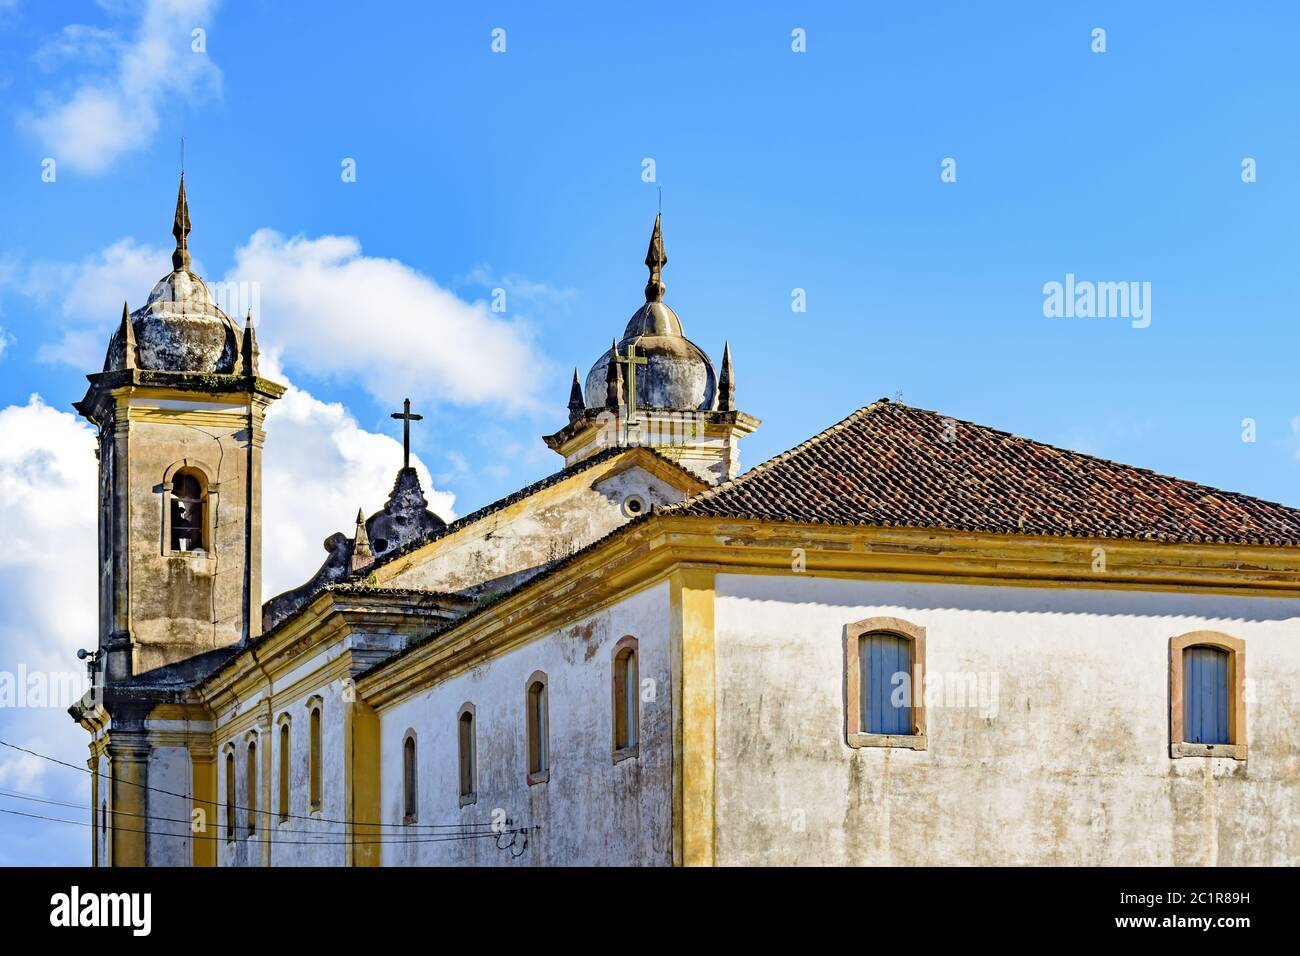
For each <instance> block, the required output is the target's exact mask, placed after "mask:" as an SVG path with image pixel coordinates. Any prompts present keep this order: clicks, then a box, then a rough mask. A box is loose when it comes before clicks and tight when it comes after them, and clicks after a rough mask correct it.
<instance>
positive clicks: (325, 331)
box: [226, 229, 546, 410]
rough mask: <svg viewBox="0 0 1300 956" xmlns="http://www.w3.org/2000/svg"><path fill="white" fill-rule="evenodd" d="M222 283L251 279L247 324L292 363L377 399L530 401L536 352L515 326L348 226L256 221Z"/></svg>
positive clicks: (539, 366) (539, 379)
mask: <svg viewBox="0 0 1300 956" xmlns="http://www.w3.org/2000/svg"><path fill="white" fill-rule="evenodd" d="M226 281H227V282H255V283H258V286H259V288H260V290H261V306H262V315H263V316H265V322H264V323H263V324H261V325H259V327H258V334H259V335H260V336H261V337H262V338H263V340H264V341H266V342H269V343H274V344H275V345H276V346H278V347H280V348H281V349H282V350H283V354H284V356H285V358H286V361H287V362H288V363H289V365H290V366H291V367H292V368H302V369H310V370H311V371H312V373H313V374H325V375H334V376H338V377H341V378H346V379H350V380H355V381H357V382H359V383H360V384H361V385H362V386H363V387H364V388H365V389H366V390H367V391H369V392H370V393H371V394H372V395H373V396H375V397H376V398H377V399H379V400H380V401H382V402H394V401H399V400H401V399H402V398H405V397H410V398H411V399H414V400H421V401H426V402H427V401H450V402H453V403H457V404H478V403H490V404H497V405H501V406H504V407H506V408H510V409H513V410H525V409H535V408H537V407H538V405H539V403H538V400H537V390H538V388H539V386H540V385H541V384H542V383H543V382H544V381H545V376H546V369H545V362H544V360H543V359H542V358H541V356H540V355H539V353H538V352H537V351H536V349H535V348H534V346H533V343H532V337H531V333H530V330H529V329H528V327H527V326H526V325H524V324H523V323H521V322H518V321H511V320H508V319H505V318H502V317H501V316H500V315H498V314H495V313H493V312H492V311H491V310H490V308H489V307H488V304H487V302H472V303H470V302H466V301H464V300H463V299H460V298H459V297H457V296H456V295H455V294H454V293H452V292H450V291H448V290H447V289H444V288H442V287H441V286H439V285H438V284H437V283H436V282H434V281H433V280H432V279H430V278H429V277H428V276H425V275H423V274H422V273H420V272H418V271H416V270H415V269H413V268H411V267H410V266H408V265H406V264H404V263H402V262H400V261H398V260H396V259H380V258H375V257H371V256H365V255H362V252H361V244H360V242H358V241H357V240H356V239H354V238H352V237H350V236H321V237H319V238H316V239H308V238H305V237H302V236H295V237H293V238H290V239H286V238H285V237H284V236H282V235H280V234H279V233H277V232H275V231H273V230H270V229H261V230H258V231H257V232H256V233H254V234H253V236H252V237H251V238H250V239H249V241H248V243H247V244H246V245H244V246H242V247H240V248H239V249H238V250H237V251H236V253H235V265H234V268H233V269H231V270H230V272H229V273H228V274H227V275H226Z"/></svg>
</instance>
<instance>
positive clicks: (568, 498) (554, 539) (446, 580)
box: [384, 467, 683, 596]
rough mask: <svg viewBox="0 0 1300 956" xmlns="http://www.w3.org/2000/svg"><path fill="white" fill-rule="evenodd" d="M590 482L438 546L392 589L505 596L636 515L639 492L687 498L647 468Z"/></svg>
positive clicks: (547, 495)
mask: <svg viewBox="0 0 1300 956" xmlns="http://www.w3.org/2000/svg"><path fill="white" fill-rule="evenodd" d="M590 478H591V483H590V484H585V483H584V484H576V485H574V486H572V487H570V488H566V489H561V488H558V487H557V488H555V489H546V490H544V491H543V492H541V493H539V494H537V495H535V496H533V497H532V498H529V499H525V500H524V501H523V502H520V503H519V504H517V505H513V506H511V507H509V508H506V509H503V510H502V511H500V512H497V513H495V514H490V515H488V516H486V517H485V518H483V520H481V521H479V522H476V523H475V524H473V525H472V526H470V527H467V528H465V529H463V530H461V531H459V532H456V533H454V534H453V535H451V536H448V538H446V539H444V541H443V542H440V543H438V544H436V545H434V546H433V547H432V548H431V549H430V550H429V551H428V553H427V555H421V559H420V563H419V564H417V565H416V566H414V567H412V568H410V569H407V570H404V571H401V572H399V573H397V574H396V575H395V576H393V577H392V578H391V579H385V580H384V585H385V586H392V587H408V588H430V589H433V590H437V591H448V592H454V593H465V594H468V595H473V596H477V595H480V594H490V593H501V592H503V591H507V590H509V589H510V588H512V587H515V586H516V585H517V584H519V583H520V582H522V581H524V580H526V579H527V578H529V577H531V576H532V575H534V574H536V573H537V572H538V571H541V570H544V569H545V568H546V567H547V566H549V565H550V564H552V563H554V562H555V561H558V560H559V559H561V558H564V557H566V556H567V555H569V554H572V553H573V552H574V551H576V550H578V549H579V548H582V547H585V546H586V545H588V544H590V543H591V542H593V541H595V540H597V539H599V538H602V537H604V536H605V535H607V534H609V532H611V531H613V530H614V529H615V528H617V527H619V526H620V525H623V524H626V523H627V522H628V521H629V520H630V518H629V516H628V514H626V513H625V512H624V510H623V503H624V502H625V501H626V500H627V498H628V497H629V496H631V495H639V496H640V497H641V498H642V499H643V500H644V501H645V505H646V511H648V510H649V507H650V506H651V505H656V504H670V503H673V502H677V501H681V500H682V497H683V495H682V492H681V491H679V490H678V489H677V488H675V487H673V486H672V485H670V484H668V483H667V482H665V481H663V480H661V479H659V478H657V477H655V476H654V475H652V474H650V472H648V471H646V470H645V469H644V468H639V467H630V468H627V469H625V470H623V471H618V472H615V473H613V474H609V475H605V476H604V477H600V473H599V472H593V473H592V475H591V476H590Z"/></svg>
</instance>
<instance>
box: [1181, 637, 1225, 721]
mask: <svg viewBox="0 0 1300 956" xmlns="http://www.w3.org/2000/svg"><path fill="white" fill-rule="evenodd" d="M1228 670H1229V654H1228V652H1227V651H1225V650H1222V649H1221V648H1218V647H1209V646H1204V645H1203V646H1199V647H1189V648H1187V649H1186V650H1185V651H1183V741H1184V742H1185V743H1189V744H1228V743H1232V739H1231V734H1230V732H1229V729H1228V705H1229V701H1230V699H1231V694H1230V693H1229V687H1228Z"/></svg>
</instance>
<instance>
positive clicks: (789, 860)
mask: <svg viewBox="0 0 1300 956" xmlns="http://www.w3.org/2000/svg"><path fill="white" fill-rule="evenodd" d="M874 616H891V617H899V618H903V619H905V620H907V621H910V622H912V623H914V624H917V625H920V626H922V627H924V628H926V630H927V634H926V641H927V651H926V653H927V658H928V673H929V675H930V677H931V678H932V679H933V678H934V677H935V676H936V675H938V676H939V677H941V678H945V677H946V678H948V679H949V680H950V681H951V679H952V678H953V677H954V676H956V675H964V674H974V675H977V677H981V678H982V680H983V685H982V686H983V687H984V688H985V690H986V692H987V691H988V689H989V688H990V687H991V679H992V678H994V677H996V680H997V698H996V711H995V712H992V713H991V712H990V708H989V707H987V706H984V707H981V706H978V705H979V703H980V702H979V700H978V699H977V700H976V701H975V703H976V705H977V706H975V707H958V706H943V705H941V704H934V703H931V704H930V705H929V709H928V711H927V717H926V720H927V730H928V737H929V749H927V750H924V751H913V750H903V749H886V748H863V749H851V748H849V747H848V746H847V744H846V742H845V731H844V719H845V717H844V672H843V669H844V643H843V642H844V626H845V625H846V624H849V623H851V622H854V621H858V620H861V619H863V618H867V617H874ZM716 620H717V673H718V706H717V713H718V718H717V726H718V744H717V751H718V755H717V787H718V802H717V814H718V817H717V820H718V831H717V833H718V836H717V862H718V863H720V864H768V865H770V864H905V865H926V864H953V863H958V864H962V863H965V864H1007V865H1019V864H1085V865H1093V864H1122V865H1139V866H1150V865H1190V864H1210V863H1214V864H1223V865H1229V864H1236V865H1241V864H1269V865H1278V864H1285V865H1296V864H1297V863H1300V749H1298V748H1297V746H1296V730H1295V728H1296V726H1297V725H1298V724H1300V699H1298V698H1297V695H1296V693H1295V688H1296V687H1297V686H1300V603H1298V602H1295V601H1286V600H1282V599H1264V598H1230V597H1219V596H1205V595H1191V594H1187V595H1179V594H1167V593H1136V592H1118V591H1101V590H1065V589H1057V588H1038V587H1029V588H1012V587H1008V588H989V587H975V586H961V585H911V584H902V583H891V582H873V581H866V580H856V581H855V580H830V579H820V580H819V579H814V578H812V577H807V576H739V575H719V576H718V579H717V606H716ZM1200 629H1211V630H1219V631H1223V632H1225V633H1228V634H1231V635H1234V636H1237V637H1240V638H1243V639H1244V640H1245V641H1246V647H1247V652H1246V675H1247V677H1248V679H1249V680H1250V685H1249V688H1248V693H1249V694H1250V702H1249V703H1248V708H1247V710H1248V713H1247V733H1248V739H1249V747H1250V753H1249V759H1248V760H1247V761H1245V762H1238V761H1234V760H1231V759H1226V758H1209V759H1207V758H1181V759H1177V760H1174V759H1171V758H1170V757H1169V725H1168V710H1169V697H1168V673H1169V656H1168V655H1169V651H1168V648H1169V638H1170V637H1172V636H1176V635H1179V634H1184V633H1186V632H1189V631H1193V630H1200ZM988 700H989V695H988V694H987V693H986V695H985V704H986V705H987V703H988ZM957 702H958V701H956V700H954V703H957Z"/></svg>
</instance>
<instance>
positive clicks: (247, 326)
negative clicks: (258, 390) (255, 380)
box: [239, 309, 258, 377]
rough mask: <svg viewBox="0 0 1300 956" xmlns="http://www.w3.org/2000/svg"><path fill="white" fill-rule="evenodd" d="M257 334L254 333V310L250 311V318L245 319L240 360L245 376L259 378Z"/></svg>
mask: <svg viewBox="0 0 1300 956" xmlns="http://www.w3.org/2000/svg"><path fill="white" fill-rule="evenodd" d="M257 353H258V348H257V333H256V332H254V331H253V310H252V309H249V310H248V317H247V318H245V319H244V340H243V342H242V343H241V344H240V347H239V358H240V362H241V365H242V367H241V369H240V371H242V372H243V373H244V374H245V375H247V376H250V377H256V376H257Z"/></svg>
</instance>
